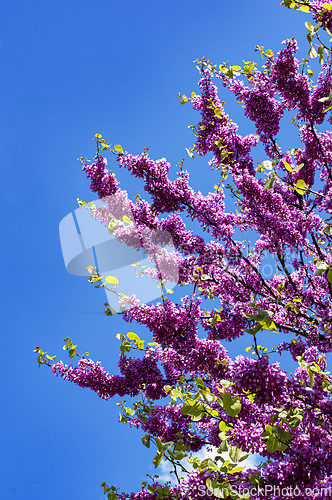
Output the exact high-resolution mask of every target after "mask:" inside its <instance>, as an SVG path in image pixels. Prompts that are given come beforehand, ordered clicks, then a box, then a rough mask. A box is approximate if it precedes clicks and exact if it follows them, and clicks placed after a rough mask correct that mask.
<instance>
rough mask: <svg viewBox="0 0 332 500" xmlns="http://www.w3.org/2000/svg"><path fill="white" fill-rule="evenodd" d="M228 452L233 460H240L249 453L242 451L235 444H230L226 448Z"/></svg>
mask: <svg viewBox="0 0 332 500" xmlns="http://www.w3.org/2000/svg"><path fill="white" fill-rule="evenodd" d="M228 453H229V456H230V458H231V460H233V462H242V460H245V459H246V458H248V457H249V453H246V452H244V451H242V450H241V448H238V447H237V446H230V447H229V448H228Z"/></svg>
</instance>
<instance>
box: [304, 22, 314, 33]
mask: <svg viewBox="0 0 332 500" xmlns="http://www.w3.org/2000/svg"><path fill="white" fill-rule="evenodd" d="M304 25H305V27H306V28H307V30H308V31H309V33H313V32H314V27H313V25H312V24H311V23H308V22H306V23H304Z"/></svg>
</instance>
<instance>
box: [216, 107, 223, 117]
mask: <svg viewBox="0 0 332 500" xmlns="http://www.w3.org/2000/svg"><path fill="white" fill-rule="evenodd" d="M214 114H215V116H216V117H217V118H220V119H221V118H222V116H221V109H219V108H214Z"/></svg>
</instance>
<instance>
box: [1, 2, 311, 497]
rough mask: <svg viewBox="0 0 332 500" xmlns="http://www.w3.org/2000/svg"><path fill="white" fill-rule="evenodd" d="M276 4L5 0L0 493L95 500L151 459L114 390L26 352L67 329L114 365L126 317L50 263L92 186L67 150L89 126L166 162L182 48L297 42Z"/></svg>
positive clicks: (133, 477) (243, 51)
mask: <svg viewBox="0 0 332 500" xmlns="http://www.w3.org/2000/svg"><path fill="white" fill-rule="evenodd" d="M279 3H280V2H279V0H268V1H263V0H252V1H250V2H248V1H247V0H239V1H238V2H226V1H224V0H205V1H204V2H202V1H198V0H190V1H189V0H183V1H182V2H180V3H179V2H176V1H175V0H169V1H167V2H156V1H150V0H143V1H140V2H138V1H133V0H130V1H129V0H123V1H121V2H115V1H114V0H99V2H92V1H89V0H81V1H77V0H67V1H66V2H65V1H63V0H58V1H56V2H55V1H49V2H41V1H40V0H31V1H30V2H26V1H23V0H17V1H16V2H5V3H4V4H3V6H2V15H1V20H0V25H1V29H0V64H1V73H0V90H1V93H0V95H1V111H0V116H1V119H0V127H1V129H0V158H1V188H2V189H1V200H2V204H1V207H2V222H1V229H2V231H1V232H2V245H1V253H2V256H1V267H2V270H1V274H2V276H1V277H2V298H1V308H2V313H1V316H2V332H3V333H2V335H3V341H2V352H1V357H2V361H1V365H0V367H1V368H0V370H1V380H2V383H1V402H2V411H1V416H0V422H1V431H2V432H1V452H2V453H1V464H0V497H1V500H14V499H19V498H20V499H21V498H24V499H25V500H59V499H61V500H67V499H68V500H69V499H70V500H76V499H79V500H100V498H101V497H102V495H101V488H100V483H101V482H102V481H107V482H108V483H110V484H115V485H116V486H119V485H121V486H123V488H125V489H126V491H131V490H137V489H139V488H140V486H141V482H142V480H144V479H145V474H146V473H147V472H150V473H151V472H152V467H151V460H152V458H153V455H152V453H153V451H149V450H147V449H146V448H144V447H143V446H142V445H141V444H140V436H141V435H140V433H139V432H138V431H136V430H134V429H131V430H130V429H129V427H127V426H126V425H123V424H119V423H118V408H117V406H116V405H115V403H114V402H113V401H108V402H105V401H102V400H100V399H99V398H98V397H97V396H96V395H95V394H94V393H92V391H89V390H82V389H79V388H77V387H76V386H74V385H73V384H69V383H65V382H63V381H62V380H60V379H57V378H55V377H54V376H53V374H52V373H51V371H50V370H49V369H47V368H46V367H42V368H41V369H40V370H39V369H38V365H37V363H36V355H35V354H34V353H33V349H34V348H35V346H36V345H40V346H41V347H42V348H44V349H45V350H47V351H48V352H49V353H50V354H58V358H57V359H61V358H63V359H66V353H65V352H64V351H62V345H63V338H64V337H66V336H69V337H72V338H73V340H74V341H75V343H78V346H79V348H80V349H81V351H89V352H90V354H91V357H92V359H94V360H102V361H103V366H104V367H105V368H107V369H108V370H109V371H110V372H111V373H117V367H116V361H117V359H118V354H119V345H118V341H117V340H116V339H115V334H116V333H118V332H120V331H121V330H124V331H128V327H127V325H126V324H124V323H123V322H122V321H121V319H120V318H119V317H118V316H115V317H112V318H107V317H106V316H104V315H102V314H84V313H86V312H94V313H98V312H99V311H102V310H103V307H102V304H103V302H104V301H105V299H104V294H103V292H102V291H100V290H96V289H94V288H93V286H92V285H90V284H89V283H88V282H87V280H86V279H84V278H78V277H75V276H72V275H69V274H68V273H67V272H66V269H65V266H64V263H63V259H62V254H61V248H60V241H59V232H58V227H59V223H60V221H61V219H62V218H63V217H64V216H66V215H67V214H68V213H69V212H71V211H72V210H74V209H75V208H76V207H77V205H76V197H79V198H81V199H83V200H87V201H88V200H92V199H94V198H93V196H92V194H90V190H89V182H88V181H87V180H86V178H85V175H84V174H83V173H82V172H81V169H80V165H79V162H78V161H77V160H76V159H77V158H78V157H79V156H84V157H86V156H87V157H89V158H91V157H92V156H93V154H94V143H93V142H92V137H93V136H94V134H95V133H96V132H98V133H101V134H103V136H104V137H105V139H106V140H108V141H109V142H111V143H112V144H115V143H120V144H121V145H122V146H123V147H124V148H125V149H126V150H128V151H130V152H132V153H134V154H138V153H140V152H142V150H143V147H144V146H147V147H149V148H150V150H151V153H150V154H151V157H152V158H154V159H158V158H160V157H163V156H165V157H166V158H167V159H168V160H169V161H170V162H171V163H172V165H173V170H172V175H175V171H176V170H175V164H176V163H177V162H178V161H181V160H182V158H183V157H185V156H186V152H185V149H184V148H185V147H190V146H191V145H192V143H193V135H192V132H191V131H190V130H189V129H188V128H187V127H188V125H190V124H195V123H196V122H197V121H198V118H199V116H198V115H197V113H196V112H194V111H192V110H191V109H190V105H189V104H187V105H186V106H181V105H180V104H179V99H178V98H177V95H178V93H179V91H183V92H184V93H186V94H187V95H190V93H191V92H192V91H196V90H197V81H198V72H197V70H196V69H195V65H194V64H193V62H192V61H193V60H194V59H196V58H200V57H201V56H202V55H205V56H206V57H208V58H209V59H211V60H212V61H213V62H214V63H218V64H219V63H222V62H223V61H225V60H227V59H228V60H229V61H230V62H232V64H241V63H242V60H257V61H258V62H259V57H258V55H257V54H255V52H254V47H255V45H256V44H259V45H264V46H265V47H266V48H271V49H272V50H274V51H275V52H277V51H278V50H279V49H280V42H281V41H282V40H283V39H285V38H288V37H292V36H294V35H297V36H298V40H299V42H300V44H301V46H302V48H303V51H302V54H303V55H305V54H306V52H307V43H306V40H305V32H306V30H305V28H304V26H303V25H304V22H305V21H306V20H309V18H307V17H306V16H305V15H304V14H300V13H299V14H296V13H294V12H290V11H288V10H287V9H285V8H282V7H280V5H279ZM221 95H222V98H223V99H224V100H225V101H226V110H227V111H228V112H229V113H230V114H231V116H232V117H233V119H234V120H235V121H238V120H240V124H241V127H242V128H241V130H242V131H243V133H247V132H248V131H253V128H252V126H251V124H250V123H249V122H248V120H246V119H242V118H241V116H242V109H241V107H240V106H238V105H237V104H236V103H235V101H234V99H233V98H232V96H228V95H227V94H221ZM291 137H292V136H288V135H287V136H284V137H282V140H283V141H284V143H285V145H287V147H288V146H294V143H291V142H290V139H291ZM262 159H264V158H258V159H257V160H256V161H259V160H262ZM109 165H110V168H112V169H113V170H114V171H115V172H116V173H117V174H118V177H119V179H120V180H121V187H122V188H123V189H127V190H128V192H129V194H130V195H131V196H132V197H133V196H135V195H136V194H137V193H141V194H143V192H142V184H141V183H139V182H137V181H135V180H133V178H131V177H130V176H129V175H126V173H125V172H122V171H121V172H119V173H118V171H117V168H116V164H115V161H114V159H113V158H110V163H109ZM206 165H207V159H195V160H191V159H190V158H189V157H186V160H185V168H188V169H189V171H190V175H191V179H192V185H193V187H194V188H196V189H200V190H201V191H202V192H203V193H205V194H206V193H207V192H208V191H209V190H212V189H213V188H212V186H213V184H214V183H216V180H217V178H218V174H217V173H216V174H212V173H210V172H209V170H208V167H207V166H206ZM136 331H138V330H137V329H136ZM140 333H141V332H140ZM142 335H143V336H144V333H143V334H142ZM249 344H250V340H247V341H246V342H245V344H244V345H249ZM242 353H244V352H243V349H242Z"/></svg>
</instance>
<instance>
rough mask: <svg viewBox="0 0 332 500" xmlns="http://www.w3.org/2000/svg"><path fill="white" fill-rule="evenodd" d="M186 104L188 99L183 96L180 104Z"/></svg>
mask: <svg viewBox="0 0 332 500" xmlns="http://www.w3.org/2000/svg"><path fill="white" fill-rule="evenodd" d="M186 102H188V97H187V96H186V95H183V96H182V99H181V101H180V104H185V103H186Z"/></svg>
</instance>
